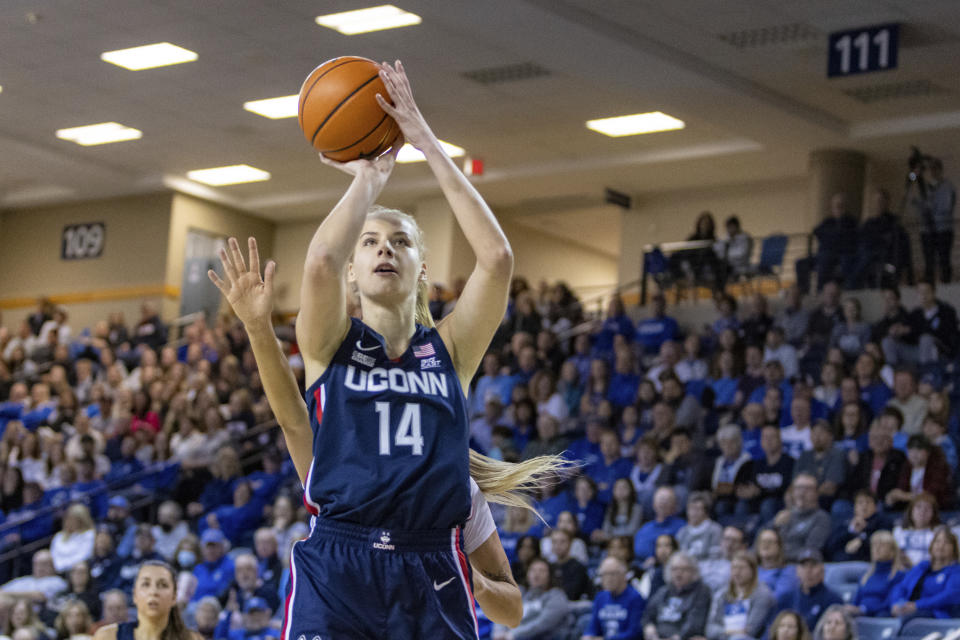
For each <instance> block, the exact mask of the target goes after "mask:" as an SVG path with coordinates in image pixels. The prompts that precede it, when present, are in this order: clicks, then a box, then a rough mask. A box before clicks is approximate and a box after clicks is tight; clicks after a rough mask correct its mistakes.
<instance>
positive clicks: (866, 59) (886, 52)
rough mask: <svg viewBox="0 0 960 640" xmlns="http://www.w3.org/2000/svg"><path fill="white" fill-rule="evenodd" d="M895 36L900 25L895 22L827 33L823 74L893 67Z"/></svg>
mask: <svg viewBox="0 0 960 640" xmlns="http://www.w3.org/2000/svg"><path fill="white" fill-rule="evenodd" d="M899 37H900V25H899V24H896V23H891V24H881V25H877V26H875V27H861V28H859V29H849V30H847V31H838V32H836V33H831V34H830V43H829V48H828V50H827V77H828V78H837V77H843V76H852V75H856V74H859V73H870V72H873V71H888V70H890V69H896V68H897V50H898V44H899Z"/></svg>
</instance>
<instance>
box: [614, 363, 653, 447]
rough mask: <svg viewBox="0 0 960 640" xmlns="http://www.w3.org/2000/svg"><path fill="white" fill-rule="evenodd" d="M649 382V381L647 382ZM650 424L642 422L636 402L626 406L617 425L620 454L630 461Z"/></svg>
mask: <svg viewBox="0 0 960 640" xmlns="http://www.w3.org/2000/svg"><path fill="white" fill-rule="evenodd" d="M646 384H649V381H647V382H646ZM648 428H649V426H648V425H642V424H640V411H639V410H638V409H637V405H636V404H632V405H630V406H627V407H624V408H623V411H622V412H620V424H618V425H617V429H616V431H617V434H618V435H619V436H620V455H621V456H622V457H624V458H626V459H628V460H630V461H632V460H633V458H634V456H635V455H636V453H637V442H638V441H639V440H640V437H641V436H642V435H643V434H644V432H646V431H647V429H648Z"/></svg>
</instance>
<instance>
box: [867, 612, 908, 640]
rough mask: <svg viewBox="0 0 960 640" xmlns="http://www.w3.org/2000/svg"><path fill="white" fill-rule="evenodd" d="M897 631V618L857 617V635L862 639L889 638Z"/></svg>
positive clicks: (898, 620) (898, 625)
mask: <svg viewBox="0 0 960 640" xmlns="http://www.w3.org/2000/svg"><path fill="white" fill-rule="evenodd" d="M898 631H900V619H899V618H867V617H863V616H861V617H859V618H857V635H859V636H860V638H861V639H862V640H890V639H891V638H893V637H895V636H896V635H897V632H898Z"/></svg>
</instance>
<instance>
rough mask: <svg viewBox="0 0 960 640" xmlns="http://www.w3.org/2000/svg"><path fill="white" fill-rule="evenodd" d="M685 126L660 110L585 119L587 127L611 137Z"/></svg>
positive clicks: (671, 129) (669, 129)
mask: <svg viewBox="0 0 960 640" xmlns="http://www.w3.org/2000/svg"><path fill="white" fill-rule="evenodd" d="M685 126H686V124H685V123H684V122H683V120H679V119H677V118H674V117H673V116H669V115H667V114H665V113H663V112H662V111H651V112H649V113H635V114H633V115H629V116H617V117H614V118H601V119H599V120H587V129H590V130H592V131H596V132H597V133H602V134H603V135H605V136H610V137H613V138H619V137H621V136H636V135H640V134H643V133H656V132H658V131H673V130H676V129H683V128H684V127H685Z"/></svg>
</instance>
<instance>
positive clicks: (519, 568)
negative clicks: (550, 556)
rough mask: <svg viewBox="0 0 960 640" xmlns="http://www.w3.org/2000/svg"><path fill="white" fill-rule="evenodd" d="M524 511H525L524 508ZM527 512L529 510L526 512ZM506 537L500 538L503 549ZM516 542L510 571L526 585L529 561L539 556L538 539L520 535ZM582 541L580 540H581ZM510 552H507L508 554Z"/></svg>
mask: <svg viewBox="0 0 960 640" xmlns="http://www.w3.org/2000/svg"><path fill="white" fill-rule="evenodd" d="M524 511H527V510H526V509H524ZM528 513H529V512H528ZM507 540H508V539H507V538H501V541H502V542H503V545H504V550H506V548H507V546H508V545H507ZM515 542H516V551H515V552H514V554H513V555H514V556H516V559H515V560H513V562H511V563H510V572H511V573H512V574H513V579H514V580H515V581H516V582H517V584H518V585H520V586H521V587H525V586H527V569H529V568H530V562H531V561H532V560H533V559H534V558H540V557H541V556H540V540H539V539H537V537H536V536H520V538H519V539H516V540H515ZM581 542H582V540H581ZM509 555H510V554H508V556H509Z"/></svg>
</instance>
